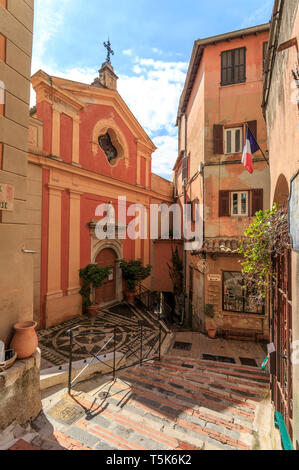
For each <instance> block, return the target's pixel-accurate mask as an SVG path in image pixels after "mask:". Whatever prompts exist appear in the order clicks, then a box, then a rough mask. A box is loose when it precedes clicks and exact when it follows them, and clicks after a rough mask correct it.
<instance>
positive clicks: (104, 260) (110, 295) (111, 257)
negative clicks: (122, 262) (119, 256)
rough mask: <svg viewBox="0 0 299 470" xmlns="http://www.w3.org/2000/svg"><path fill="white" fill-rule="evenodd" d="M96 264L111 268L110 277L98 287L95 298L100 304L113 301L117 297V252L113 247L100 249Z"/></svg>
mask: <svg viewBox="0 0 299 470" xmlns="http://www.w3.org/2000/svg"><path fill="white" fill-rule="evenodd" d="M96 264H98V265H99V266H101V268H105V267H107V266H109V267H110V268H111V274H110V275H109V278H108V279H106V280H105V281H104V284H103V286H102V287H99V288H98V289H96V293H95V300H96V302H97V303H99V304H103V303H107V302H112V301H113V300H115V299H116V254H115V252H114V251H113V250H112V249H111V248H105V249H104V250H102V251H100V253H99V254H98V256H97V258H96Z"/></svg>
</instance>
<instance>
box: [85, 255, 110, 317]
mask: <svg viewBox="0 0 299 470" xmlns="http://www.w3.org/2000/svg"><path fill="white" fill-rule="evenodd" d="M110 271H111V268H109V267H105V268H101V267H100V266H98V265H97V264H89V265H88V266H86V267H85V268H84V269H80V271H79V273H80V278H81V279H82V281H83V282H82V288H81V290H80V294H81V295H82V297H83V308H84V310H86V312H87V315H88V316H89V317H95V316H96V315H97V311H98V309H99V308H100V305H99V304H97V303H96V302H95V300H94V299H95V289H98V288H99V287H102V285H103V283H104V280H105V279H107V277H108V276H109V274H110Z"/></svg>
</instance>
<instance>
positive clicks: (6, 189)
mask: <svg viewBox="0 0 299 470" xmlns="http://www.w3.org/2000/svg"><path fill="white" fill-rule="evenodd" d="M14 192H15V191H14V187H13V186H10V185H9V184H2V183H0V211H13V210H14Z"/></svg>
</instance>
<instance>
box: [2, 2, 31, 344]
mask: <svg viewBox="0 0 299 470" xmlns="http://www.w3.org/2000/svg"><path fill="white" fill-rule="evenodd" d="M33 16H34V1H33V0H0V286H1V289H0V340H2V341H4V342H5V343H6V345H8V344H9V341H10V339H11V336H12V333H13V325H14V324H15V323H17V322H23V321H31V320H32V307H33V259H34V255H33V254H32V253H30V252H29V250H30V249H31V234H30V233H29V232H28V226H27V211H28V210H29V208H28V203H27V198H28V194H29V192H30V184H29V183H28V130H29V108H30V104H29V103H30V75H31V57H32V38H33ZM32 251H33V250H32Z"/></svg>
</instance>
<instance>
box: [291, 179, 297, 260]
mask: <svg viewBox="0 0 299 470" xmlns="http://www.w3.org/2000/svg"><path fill="white" fill-rule="evenodd" d="M289 230H290V237H291V241H292V248H293V250H294V251H296V252H297V253H299V171H298V172H297V174H296V175H295V176H294V178H292V180H291V192H290V199H289Z"/></svg>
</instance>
